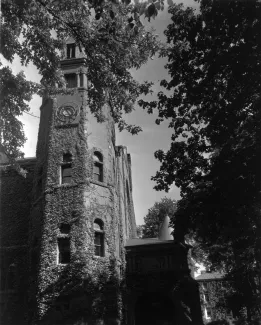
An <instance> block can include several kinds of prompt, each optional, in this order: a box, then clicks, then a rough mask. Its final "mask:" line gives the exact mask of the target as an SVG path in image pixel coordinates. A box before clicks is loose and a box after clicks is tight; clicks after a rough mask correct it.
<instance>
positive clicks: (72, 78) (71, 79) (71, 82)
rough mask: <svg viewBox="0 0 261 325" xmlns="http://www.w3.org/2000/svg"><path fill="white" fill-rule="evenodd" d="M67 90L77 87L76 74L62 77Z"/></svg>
mask: <svg viewBox="0 0 261 325" xmlns="http://www.w3.org/2000/svg"><path fill="white" fill-rule="evenodd" d="M64 78H65V81H66V84H67V85H66V87H67V88H76V87H77V75H76V73H69V74H65V75H64Z"/></svg>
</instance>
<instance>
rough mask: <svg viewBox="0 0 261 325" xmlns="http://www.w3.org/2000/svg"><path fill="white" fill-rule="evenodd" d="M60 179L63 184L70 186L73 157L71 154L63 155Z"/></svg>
mask: <svg viewBox="0 0 261 325" xmlns="http://www.w3.org/2000/svg"><path fill="white" fill-rule="evenodd" d="M60 179H61V184H69V183H71V182H72V155H71V154H70V153H66V154H64V155H63V162H62V165H61V178H60Z"/></svg>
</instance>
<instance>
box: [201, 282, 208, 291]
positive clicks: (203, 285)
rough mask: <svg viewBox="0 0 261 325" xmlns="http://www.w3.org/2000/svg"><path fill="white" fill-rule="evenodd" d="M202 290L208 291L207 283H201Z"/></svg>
mask: <svg viewBox="0 0 261 325" xmlns="http://www.w3.org/2000/svg"><path fill="white" fill-rule="evenodd" d="M202 289H203V290H204V291H205V290H208V285H207V283H202Z"/></svg>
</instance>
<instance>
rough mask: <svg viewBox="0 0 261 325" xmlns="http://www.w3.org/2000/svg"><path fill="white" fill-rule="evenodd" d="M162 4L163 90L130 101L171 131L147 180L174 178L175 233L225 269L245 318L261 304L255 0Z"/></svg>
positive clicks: (162, 182) (163, 185) (259, 61)
mask: <svg viewBox="0 0 261 325" xmlns="http://www.w3.org/2000/svg"><path fill="white" fill-rule="evenodd" d="M169 12H170V13H171V15H172V24H170V25H169V26H168V28H167V30H166V31H165V35H166V37H167V41H168V45H169V47H168V49H167V50H165V51H163V53H162V55H164V56H166V57H167V58H168V63H167V65H166V68H167V69H168V72H169V79H168V80H162V81H161V85H162V86H163V87H164V88H165V89H166V90H168V92H164V91H161V92H159V93H158V100H157V101H153V102H146V101H144V100H140V101H139V104H140V105H141V106H142V107H143V108H145V109H148V111H149V112H151V111H152V110H153V109H155V108H156V109H157V110H158V119H157V120H156V123H158V124H159V123H161V122H162V121H164V120H169V127H170V128H171V129H172V130H173V134H172V137H171V146H170V148H169V150H168V151H167V152H164V151H162V150H158V151H157V152H156V153H155V157H156V158H157V159H158V160H159V161H160V162H161V167H160V170H159V171H158V172H157V174H156V175H155V176H154V177H153V179H154V180H155V181H156V186H155V188H156V189H157V190H166V191H168V189H169V187H170V185H171V184H172V183H173V182H175V184H176V185H177V186H178V187H180V189H181V196H182V199H181V200H180V201H179V203H178V208H177V212H176V214H175V218H174V219H173V224H174V228H175V238H176V239H177V238H179V239H180V240H183V238H184V236H185V234H188V233H190V234H193V237H194V239H195V240H196V242H197V243H199V244H200V246H201V248H202V249H203V251H204V252H205V256H206V257H207V260H208V261H209V263H210V264H211V266H212V268H216V269H220V268H221V269H223V270H225V271H226V272H227V273H228V274H230V275H231V277H232V275H233V277H234V279H235V280H236V282H235V283H237V286H238V287H237V290H238V291H237V292H240V294H241V297H242V299H243V303H244V304H245V306H246V307H247V308H248V314H249V315H250V316H249V317H250V318H251V313H254V310H259V313H260V308H259V307H258V303H257V301H258V296H259V294H260V291H259V285H260V274H261V273H260V270H261V260H260V256H261V254H260V253H261V250H260V234H261V225H260V122H261V120H260V87H261V74H260V67H261V43H260V39H261V38H260V37H261V20H260V14H261V3H260V2H259V1H214V0H202V1H200V12H199V13H198V14H197V13H196V12H195V11H194V10H193V9H192V8H186V9H185V8H183V6H182V5H175V6H173V7H171V8H170V9H169Z"/></svg>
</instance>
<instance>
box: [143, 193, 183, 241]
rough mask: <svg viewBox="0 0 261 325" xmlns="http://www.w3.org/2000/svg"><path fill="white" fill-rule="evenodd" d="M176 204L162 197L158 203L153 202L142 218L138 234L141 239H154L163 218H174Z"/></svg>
mask: <svg viewBox="0 0 261 325" xmlns="http://www.w3.org/2000/svg"><path fill="white" fill-rule="evenodd" d="M176 208H177V202H176V200H172V199H170V198H167V197H164V198H162V199H161V201H159V202H155V204H154V205H153V207H152V208H150V209H149V210H148V213H147V215H146V216H145V217H144V225H142V226H140V228H139V229H138V230H139V233H141V234H140V236H141V237H142V238H156V237H158V234H159V229H160V226H161V224H162V222H163V220H164V217H165V216H169V217H170V218H173V217H174V214H175V212H176Z"/></svg>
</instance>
